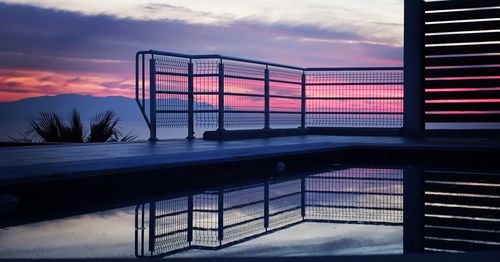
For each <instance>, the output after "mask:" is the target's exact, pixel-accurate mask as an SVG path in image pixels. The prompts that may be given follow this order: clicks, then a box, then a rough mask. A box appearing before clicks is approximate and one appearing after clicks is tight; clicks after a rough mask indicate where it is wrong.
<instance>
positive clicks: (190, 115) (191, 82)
mask: <svg viewBox="0 0 500 262" xmlns="http://www.w3.org/2000/svg"><path fill="white" fill-rule="evenodd" d="M186 138H187V139H194V73H193V62H192V61H191V60H189V64H188V136H187V137H186Z"/></svg>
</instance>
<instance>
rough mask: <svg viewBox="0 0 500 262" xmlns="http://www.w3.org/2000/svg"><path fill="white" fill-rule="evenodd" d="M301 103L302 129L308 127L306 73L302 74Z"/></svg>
mask: <svg viewBox="0 0 500 262" xmlns="http://www.w3.org/2000/svg"><path fill="white" fill-rule="evenodd" d="M301 83H302V86H301V95H300V99H301V103H300V128H305V127H306V73H305V72H302V81H301Z"/></svg>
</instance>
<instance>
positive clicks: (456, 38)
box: [424, 0, 500, 123]
mask: <svg viewBox="0 0 500 262" xmlns="http://www.w3.org/2000/svg"><path fill="white" fill-rule="evenodd" d="M499 8H500V1H498V0H449V1H438V2H436V1H425V2H424V10H425V15H424V21H425V26H424V31H425V36H424V39H425V40H424V41H425V48H424V53H425V61H424V63H425V70H424V75H425V83H424V87H425V89H426V92H425V99H426V102H425V111H426V115H425V121H426V122H427V123H430V122H500V103H499V102H498V101H499V100H500V67H499V66H500V20H495V19H500V9H499ZM486 99H487V100H486ZM444 100H448V101H444ZM480 100H483V101H480Z"/></svg>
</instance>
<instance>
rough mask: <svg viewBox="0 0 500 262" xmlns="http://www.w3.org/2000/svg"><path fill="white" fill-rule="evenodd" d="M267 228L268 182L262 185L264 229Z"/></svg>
mask: <svg viewBox="0 0 500 262" xmlns="http://www.w3.org/2000/svg"><path fill="white" fill-rule="evenodd" d="M268 227H269V182H266V183H265V184H264V228H265V230H266V231H267V228H268Z"/></svg>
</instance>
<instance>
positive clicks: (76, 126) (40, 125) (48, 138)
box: [24, 109, 137, 143]
mask: <svg viewBox="0 0 500 262" xmlns="http://www.w3.org/2000/svg"><path fill="white" fill-rule="evenodd" d="M119 122H120V119H119V118H118V117H117V116H116V114H115V113H114V112H113V111H106V112H103V113H99V114H97V115H96V116H95V117H94V118H93V119H92V120H91V122H90V129H89V130H90V132H89V133H88V135H87V132H86V130H85V128H84V125H83V122H82V120H81V117H80V113H79V112H78V111H77V110H76V109H73V111H72V112H71V114H70V118H69V123H68V122H66V121H65V120H64V118H63V117H61V116H60V115H59V114H57V113H55V112H40V113H39V118H37V119H34V120H31V121H29V124H30V126H31V130H30V131H29V132H28V133H31V134H32V139H24V140H35V141H37V142H69V143H85V142H87V143H95V142H115V141H133V140H135V139H136V138H137V137H136V136H134V135H131V134H130V133H128V134H124V133H123V132H122V130H121V128H120V127H119Z"/></svg>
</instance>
